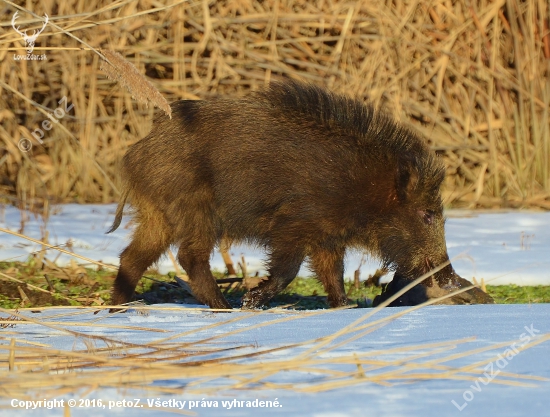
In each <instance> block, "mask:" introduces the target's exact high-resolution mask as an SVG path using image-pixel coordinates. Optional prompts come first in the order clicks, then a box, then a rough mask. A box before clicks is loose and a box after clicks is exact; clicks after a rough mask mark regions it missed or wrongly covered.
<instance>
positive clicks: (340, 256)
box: [311, 248, 348, 308]
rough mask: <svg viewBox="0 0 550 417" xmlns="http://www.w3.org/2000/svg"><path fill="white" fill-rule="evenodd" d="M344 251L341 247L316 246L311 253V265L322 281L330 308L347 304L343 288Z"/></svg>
mask: <svg viewBox="0 0 550 417" xmlns="http://www.w3.org/2000/svg"><path fill="white" fill-rule="evenodd" d="M344 253H345V249H343V248H342V249H332V250H329V249H327V248H316V249H314V250H313V252H312V254H311V267H312V269H313V270H314V271H315V273H316V274H317V278H318V279H319V280H320V281H321V282H322V283H323V286H324V287H325V291H326V292H327V294H328V304H329V305H330V307H332V308H335V307H341V306H344V305H347V304H348V298H347V296H346V291H345V289H344Z"/></svg>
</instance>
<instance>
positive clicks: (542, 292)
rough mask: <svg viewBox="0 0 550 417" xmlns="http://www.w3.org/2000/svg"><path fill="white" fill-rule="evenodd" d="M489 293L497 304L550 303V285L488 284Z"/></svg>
mask: <svg viewBox="0 0 550 417" xmlns="http://www.w3.org/2000/svg"><path fill="white" fill-rule="evenodd" d="M487 293H488V294H489V295H490V296H491V297H493V299H494V300H495V303H497V304H529V303H550V286H547V285H535V286H528V287H520V286H518V285H513V284H511V285H498V286H497V285H487Z"/></svg>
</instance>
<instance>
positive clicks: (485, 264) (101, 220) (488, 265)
mask: <svg viewBox="0 0 550 417" xmlns="http://www.w3.org/2000/svg"><path fill="white" fill-rule="evenodd" d="M57 210H58V213H57V214H54V215H52V216H51V217H50V219H49V220H48V222H47V224H44V222H43V220H42V219H40V218H34V217H31V218H30V219H28V220H26V221H25V225H24V230H23V232H24V233H25V234H26V235H28V236H31V237H35V238H40V237H41V236H42V235H43V233H44V230H46V229H47V230H48V232H49V243H50V244H58V245H64V244H65V243H67V241H68V240H69V239H70V240H71V241H72V248H73V249H72V250H74V252H75V253H78V254H80V255H83V256H87V257H89V258H92V259H95V260H102V261H103V262H106V263H113V264H116V263H117V261H118V257H117V255H118V253H119V252H120V251H121V250H122V249H123V248H124V246H125V245H126V244H127V243H128V235H129V233H130V230H129V229H126V228H124V227H122V228H120V229H119V230H118V231H117V232H115V233H113V234H112V235H105V234H104V232H105V230H107V229H108V226H109V225H110V223H111V221H112V218H113V213H114V206H112V205H109V206H100V205H94V206H77V205H65V206H61V207H59V208H58V209H57ZM447 215H448V217H449V220H448V222H447V245H448V249H449V252H450V256H451V257H454V256H458V255H461V254H464V253H465V254H466V255H463V258H461V259H457V260H454V261H453V264H454V265H455V269H456V270H457V272H458V273H459V274H460V275H462V276H464V277H465V278H469V279H471V277H472V276H475V277H477V278H484V279H485V280H486V281H487V282H491V283H500V284H503V283H509V282H512V283H516V284H519V285H533V284H545V285H549V284H550V272H549V271H550V268H549V266H550V260H549V257H548V248H549V247H550V213H538V212H508V213H471V212H465V211H451V212H449V213H447ZM20 219H21V217H20V213H19V212H17V211H16V210H15V209H13V208H11V207H5V208H3V209H0V227H2V228H8V229H10V230H14V231H17V230H19V229H20ZM37 249H39V245H36V244H32V243H30V242H28V241H26V240H24V239H22V238H18V237H15V236H11V235H8V234H5V233H2V232H0V259H2V260H7V259H13V260H15V259H17V260H24V259H25V258H26V257H27V256H28V254H29V253H31V252H33V251H35V250H37ZM232 253H233V254H234V255H235V256H234V260H235V261H236V260H237V259H236V258H237V257H239V256H240V254H241V253H244V254H245V256H246V260H247V262H248V263H249V270H251V269H254V268H261V267H262V264H261V251H258V250H253V249H250V248H242V247H237V248H233V249H232ZM465 256H466V257H465ZM55 257H56V255H55V254H54V253H50V254H48V258H49V259H54V258H55ZM360 257H361V255H360V254H350V255H349V256H348V259H347V275H348V276H351V275H352V273H353V270H355V269H356V268H357V266H358V264H359V261H360ZM67 259H69V258H67V257H60V258H59V259H58V261H61V262H63V261H65V262H66V261H67ZM212 264H213V266H214V267H217V268H219V269H223V262H222V260H221V257H220V256H219V255H218V254H216V256H214V258H213V262H212ZM375 267H376V263H374V262H371V263H370V264H369V265H368V266H363V268H362V274H363V278H364V277H366V275H368V273H370V272H372V271H374V268H375ZM161 269H164V270H166V269H172V264H171V262H170V261H169V260H164V261H163V262H162V264H161ZM306 273H307V272H306ZM0 285H1V281H0ZM192 307H198V306H182V305H159V306H150V309H149V310H148V311H147V313H145V314H144V312H143V311H141V310H130V311H128V312H126V313H122V314H114V315H109V314H108V313H107V311H106V310H102V311H100V312H99V313H97V314H94V313H93V311H84V312H83V311H82V310H77V309H70V310H67V309H61V308H56V309H44V310H42V311H41V312H40V313H37V312H29V311H23V312H20V314H22V315H24V316H27V317H29V318H30V319H32V320H35V322H36V324H21V323H20V324H16V325H15V326H14V327H1V326H0V415H2V416H3V415H5V416H13V415H17V416H20V415H21V416H27V415H29V416H31V415H33V416H34V415H38V416H60V415H71V416H87V415H92V416H111V415H119V416H125V415H128V416H139V415H166V412H172V413H180V412H182V413H190V412H191V413H193V412H194V413H196V414H195V415H199V416H216V417H217V416H264V415H265V416H272V415H273V416H275V415H277V416H296V415H300V416H315V417H344V416H358V417H359V416H361V417H363V416H367V415H376V416H405V415H406V416H422V417H431V416H434V417H435V416H438V417H439V416H454V415H456V416H499V417H502V416H518V417H519V416H530V415H533V416H549V415H550V319H549V317H550V304H533V305H474V306H427V307H422V308H420V309H417V310H414V311H411V312H408V313H407V314H405V315H402V316H400V317H398V318H395V319H394V320H393V321H391V322H387V323H386V324H385V326H383V327H380V328H377V329H376V330H375V331H373V332H371V333H369V334H364V335H360V333H361V331H363V332H364V331H365V330H366V329H365V328H363V330H361V326H364V325H367V324H370V323H373V322H374V321H375V320H377V319H380V318H385V317H389V316H391V315H393V314H396V313H399V312H404V311H405V308H387V309H383V310H381V311H378V312H376V313H375V314H374V315H373V316H372V317H367V315H370V314H373V312H374V310H373V309H352V310H343V311H342V310H340V311H334V310H332V311H317V312H283V311H278V310H271V311H264V312H257V313H252V314H251V313H248V312H241V311H238V310H235V311H234V312H232V313H228V314H223V313H218V314H215V313H212V312H210V311H208V310H197V309H193V308H192ZM8 316H9V314H8V313H7V312H5V311H4V312H2V311H0V320H2V319H5V318H7V317H8ZM362 318H363V322H358V320H361V319H362ZM275 320H278V321H277V322H273V321H275ZM53 321H55V322H56V324H50V323H52V322H53ZM75 322H78V323H75ZM222 322H224V323H223V324H221V323H222ZM71 324H73V325H71ZM216 324H220V325H219V326H215V325H216ZM117 326H118V327H117ZM207 326H208V327H207ZM346 328H348V329H349V330H350V332H349V333H346V334H345V335H342V336H340V337H338V338H335V339H334V340H333V341H331V342H330V343H328V342H327V343H326V345H320V343H323V340H325V341H326V340H327V339H326V338H327V337H330V336H331V335H334V334H336V333H337V332H339V331H341V330H342V329H346ZM65 329H67V330H70V331H71V332H77V333H68V331H67V330H65ZM147 329H150V330H147ZM159 331H161V332H163V333H159ZM180 333H185V334H184V335H181V336H177V335H178V334H180ZM89 335H95V336H101V337H107V338H111V339H116V340H122V341H126V342H132V343H136V344H141V345H145V344H151V343H154V342H158V341H159V340H160V339H164V338H170V337H174V339H173V340H170V339H169V341H170V343H176V342H178V343H189V342H191V343H192V344H191V345H190V346H192V347H193V348H196V349H197V350H200V349H201V348H203V347H208V348H212V347H214V348H216V349H218V350H219V349H223V348H234V347H242V346H244V348H243V349H240V350H237V351H235V352H237V353H240V354H246V353H254V352H258V351H263V350H267V349H273V348H284V347H287V346H290V345H296V344H301V345H300V346H293V347H288V348H286V349H281V350H277V351H273V352H271V353H267V354H264V355H261V356H250V357H247V358H244V359H240V361H237V363H241V364H255V365H257V366H258V367H261V366H265V365H266V364H269V363H271V362H276V363H278V364H279V363H280V369H279V368H278V367H275V371H273V370H272V371H271V372H269V373H266V374H265V375H263V377H261V378H258V379H257V380H250V379H249V378H252V377H253V376H254V375H256V376H257V375H260V374H259V373H258V372H255V371H254V369H252V370H250V373H249V374H248V375H240V376H236V375H232V374H230V373H229V374H227V375H223V376H222V374H220V378H218V379H208V378H206V377H205V378H204V380H202V382H201V383H200V384H196V383H197V380H198V379H201V378H203V377H202V376H201V375H199V376H198V377H195V378H189V377H180V376H174V373H173V372H172V373H170V375H168V374H167V375H166V376H165V377H163V376H162V375H161V376H160V377H158V376H157V377H156V379H153V381H152V382H151V381H149V382H147V383H146V384H144V386H145V387H148V388H147V389H130V388H124V389H115V388H109V387H105V386H103V385H102V383H101V381H99V383H97V385H95V386H93V387H92V389H86V390H80V391H78V390H76V391H73V392H70V391H64V392H61V391H59V393H57V394H52V393H51V392H50V393H49V394H44V391H38V390H36V391H32V390H30V391H28V392H26V393H25V394H21V395H17V396H10V394H9V392H13V391H6V387H7V384H8V382H9V381H10V377H15V376H18V377H19V378H23V380H24V381H25V383H29V384H30V383H32V381H33V380H35V379H37V378H38V375H36V374H33V373H32V372H28V373H26V374H25V375H17V374H15V373H14V372H12V373H10V372H8V371H7V368H8V365H7V362H9V359H8V351H9V350H8V347H9V344H10V342H11V341H12V340H13V341H14V343H15V352H16V354H15V355H14V359H13V361H14V364H15V365H14V366H15V369H16V370H17V369H18V368H17V366H18V363H19V361H22V363H24V364H26V365H24V366H29V365H28V363H27V362H26V360H25V358H24V357H21V356H20V355H22V354H23V353H24V351H23V349H25V348H29V347H30V348H33V347H35V348H37V347H40V349H47V350H49V351H51V349H59V350H60V351H68V352H74V351H77V350H81V349H86V348H88V349H89V348H90V347H91V346H93V348H92V350H91V352H90V354H91V355H100V354H103V353H104V351H102V350H100V348H102V347H104V345H103V344H102V343H103V342H101V341H98V340H94V341H90V340H87V336H89ZM212 337H218V339H215V340H213V339H211V338H212ZM319 338H321V339H319ZM323 338H325V339H323ZM464 338H472V340H470V341H467V342H463V343H459V342H458V340H459V339H464ZM207 339H210V341H208V340H207ZM453 341H457V342H453ZM437 343H439V344H440V345H439V347H436V346H434V345H431V344H437ZM408 348H410V349H408ZM392 349H394V350H392ZM20 352H23V353H20ZM28 352H29V353H31V352H35V351H32V350H31V351H28ZM460 353H463V355H460ZM224 354H225V355H230V354H232V353H231V351H227V353H224ZM455 354H456V356H451V355H455ZM48 355H51V353H49V354H48ZM216 355H220V353H217V354H216ZM423 355H424V356H423ZM94 357H95V356H94ZM48 358H49V359H52V357H51V356H48V357H47V358H44V360H47V359H48ZM293 358H294V359H299V360H298V361H297V362H296V363H297V365H295V366H294V367H293V368H290V369H285V364H288V363H289V361H290V360H291V359H293ZM192 359H193V358H186V357H182V359H181V361H187V360H192ZM313 360H322V361H324V363H316V362H312V361H313ZM277 361H279V362H277ZM381 361H386V362H381ZM301 363H303V365H300V364H301ZM358 364H359V365H358ZM469 365H473V367H472V368H471V369H469V370H468V369H465V368H464V367H467V366H469ZM22 366H23V365H22ZM415 367H416V368H415ZM460 368H462V369H461V370H460V372H457V370H458V369H460ZM405 369H407V370H408V372H404V371H405ZM476 370H477V371H476ZM170 371H171V370H170ZM359 371H360V372H359ZM105 372H106V374H105V378H106V377H107V371H105ZM136 372H137V371H136ZM167 372H168V370H167ZM182 372H183V371H182ZM354 372H355V373H357V374H356V375H353V374H352V373H354ZM390 373H393V374H391V375H390ZM411 374H415V375H416V376H415V377H414V378H410V379H406V375H411ZM55 375H57V374H55ZM55 375H54V374H52V376H51V378H52V381H53V378H54V376H55ZM73 375H74V378H77V376H78V375H76V374H73ZM362 375H363V376H364V377H363V376H362ZM123 376H124V373H121V378H122V377H123ZM80 377H82V375H81V376H80ZM376 377H378V379H377V380H375V379H376ZM533 377H535V379H533ZM536 377H542V378H538V379H537V378H536ZM144 378H145V376H144ZM239 378H240V379H239ZM1 381H5V382H4V384H3V383H2V382H1ZM239 381H240V382H241V383H243V384H244V385H243V388H241V389H238V387H235V386H232V385H231V384H236V383H237V382H239ZM246 381H248V382H246ZM338 381H343V382H338ZM190 382H194V383H195V384H194V385H193V384H189V383H190ZM52 383H53V382H52ZM325 383H331V384H335V385H331V387H332V388H331V389H328V390H325V391H321V392H317V393H308V392H304V390H307V389H308V388H312V387H317V388H319V387H322V386H323V384H325ZM338 383H342V385H341V386H338V385H337V384H338ZM526 384H527V385H530V386H526ZM134 386H135V385H134ZM42 387H44V385H42ZM155 387H168V388H170V389H171V390H172V391H171V393H166V392H165V393H164V394H159V393H158V392H156V391H154V388H155ZM45 388H48V387H47V386H46V387H45ZM29 400H34V401H39V400H46V401H49V402H42V403H37V402H35V403H25V401H29ZM53 400H57V403H54V402H52V401H53ZM69 400H74V401H75V403H74V405H71V406H70V408H67V407H68V401H69ZM99 400H101V403H99ZM136 400H139V403H137V406H138V408H135V407H130V404H132V405H134V406H135V405H136ZM183 401H185V403H183ZM261 401H264V402H263V403H261ZM216 405H217V406H216ZM261 405H263V406H261ZM25 406H30V407H33V406H34V407H35V409H31V410H26V409H25V408H24V407H25ZM48 407H50V408H48ZM109 407H111V409H109ZM150 407H153V409H151V408H150ZM180 408H181V410H180Z"/></svg>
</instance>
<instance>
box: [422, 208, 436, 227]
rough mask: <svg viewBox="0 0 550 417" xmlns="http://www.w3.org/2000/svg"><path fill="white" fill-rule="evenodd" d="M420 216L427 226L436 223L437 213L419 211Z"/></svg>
mask: <svg viewBox="0 0 550 417" xmlns="http://www.w3.org/2000/svg"><path fill="white" fill-rule="evenodd" d="M418 214H419V215H420V217H422V220H424V223H426V224H432V223H433V222H434V217H435V213H434V212H433V211H432V210H418Z"/></svg>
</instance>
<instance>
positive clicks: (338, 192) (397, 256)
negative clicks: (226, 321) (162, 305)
mask: <svg viewBox="0 0 550 417" xmlns="http://www.w3.org/2000/svg"><path fill="white" fill-rule="evenodd" d="M171 108H172V114H173V118H172V119H169V118H168V117H167V116H165V115H163V114H159V115H157V116H156V117H155V119H154V122H153V128H152V130H151V132H150V133H149V135H148V136H147V137H145V138H144V139H142V140H140V141H139V142H137V143H136V144H134V145H133V146H131V147H130V149H129V150H128V152H127V153H126V155H125V156H124V158H123V160H122V180H123V186H124V192H123V198H122V199H121V201H120V203H119V205H118V208H117V212H116V217H115V221H114V223H113V226H112V228H111V230H110V231H109V232H111V231H113V230H115V229H116V228H117V227H118V226H119V225H120V222H121V218H122V213H123V207H124V205H125V202H126V201H127V200H128V201H129V202H130V203H131V205H132V207H133V208H134V215H133V216H134V220H135V222H136V225H137V227H136V229H135V231H134V234H133V239H132V241H131V243H130V245H129V246H128V247H127V248H126V249H124V251H123V252H122V254H121V256H120V269H119V272H118V275H117V277H116V280H115V283H114V287H113V292H112V303H113V304H115V305H118V304H122V303H126V302H128V301H130V300H131V299H132V297H133V294H134V290H135V287H136V285H137V283H138V281H139V279H140V278H141V276H142V274H143V273H144V271H145V270H146V269H147V268H148V267H149V266H150V265H151V264H153V263H154V262H156V261H157V260H158V259H159V257H160V256H161V255H162V254H163V253H164V252H165V251H166V250H167V249H168V247H169V246H170V245H177V246H178V248H179V250H178V254H177V259H178V261H179V263H180V264H181V266H182V267H183V268H184V269H185V271H186V272H187V274H188V275H189V285H190V286H191V289H192V291H193V293H194V295H195V297H196V298H197V299H198V300H199V301H201V302H203V303H205V304H207V305H209V306H210V307H212V308H230V305H229V303H228V302H227V301H226V299H225V298H224V296H223V294H222V293H221V291H220V290H219V288H218V286H217V284H216V281H215V279H214V277H213V276H212V274H211V271H210V264H209V259H210V254H211V253H212V251H213V249H214V248H215V246H216V245H218V244H219V243H220V241H221V240H222V239H227V240H228V241H245V242H248V243H252V244H257V245H261V246H262V247H264V248H265V249H266V251H267V253H268V256H269V260H268V263H267V269H268V272H269V279H268V280H266V281H264V282H262V283H261V284H260V285H259V286H258V287H256V288H254V289H252V290H250V291H249V292H248V293H247V294H245V296H244V298H243V308H256V307H260V306H262V305H263V304H265V303H266V302H267V301H269V300H270V299H271V298H272V297H273V296H275V295H276V294H278V293H279V292H280V291H282V290H283V289H284V288H285V287H286V286H287V285H288V284H289V283H290V282H291V281H292V280H293V279H294V278H295V276H296V274H297V273H298V270H299V269H300V265H301V264H302V263H303V262H304V260H305V259H306V258H307V259H308V260H309V262H310V265H311V268H312V269H313V271H314V272H315V274H316V275H317V278H318V279H319V280H320V281H321V282H322V283H323V285H324V287H325V289H326V291H327V294H328V302H329V304H330V306H331V307H338V306H342V305H345V304H347V303H348V300H347V297H346V293H345V291H344V281H343V275H344V255H345V252H346V249H348V248H360V249H363V250H367V251H369V252H370V253H371V254H372V255H373V256H375V257H378V258H379V259H380V260H381V261H382V263H383V264H384V266H386V267H389V268H393V269H394V270H397V271H398V273H399V276H401V277H404V278H405V279H411V280H412V279H415V278H417V277H419V276H420V275H422V274H424V273H425V272H427V271H429V270H431V269H432V268H433V267H435V266H437V265H440V264H442V263H444V262H446V261H448V259H449V257H448V255H447V248H446V244H445V231H444V216H443V207H442V201H441V192H440V188H441V184H442V182H443V179H444V176H445V169H444V166H443V164H442V162H441V161H440V159H439V158H438V157H437V156H436V155H435V154H434V153H433V152H432V151H431V150H430V149H429V148H428V146H427V145H426V144H425V142H424V140H422V139H421V138H420V137H419V136H418V135H417V134H416V133H414V132H413V131H412V130H410V129H407V128H405V127H403V126H401V125H400V124H398V123H396V122H395V121H394V120H393V119H392V118H391V117H389V116H387V115H386V114H384V113H382V112H380V111H377V110H375V109H374V107H373V106H371V105H369V104H365V103H363V102H361V101H359V100H354V99H351V98H348V97H345V96H343V95H338V94H334V93H331V92H329V91H326V90H325V89H322V88H319V87H316V86H313V85H309V84H305V83H301V82H297V81H290V80H288V81H281V82H274V83H271V85H270V86H269V87H268V88H266V89H263V90H261V91H257V92H254V93H251V94H250V95H248V96H246V97H244V98H213V99H208V100H204V101H188V100H181V101H177V102H175V103H173V104H172V105H171ZM454 277H456V274H455V273H454V271H453V268H452V266H451V265H448V266H447V267H445V268H444V269H442V270H441V271H439V272H437V273H436V274H435V275H434V276H433V280H435V281H437V282H438V283H439V285H440V286H441V287H445V288H453V287H457V288H458V287H459V286H458V285H455V282H454V281H453V280H454Z"/></svg>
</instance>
